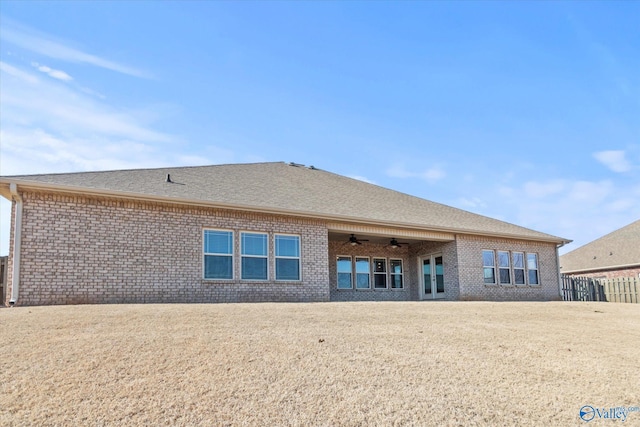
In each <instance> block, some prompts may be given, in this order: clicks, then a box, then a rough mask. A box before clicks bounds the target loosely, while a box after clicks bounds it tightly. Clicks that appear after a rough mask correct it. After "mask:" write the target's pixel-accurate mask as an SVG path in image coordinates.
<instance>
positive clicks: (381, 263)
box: [373, 258, 387, 289]
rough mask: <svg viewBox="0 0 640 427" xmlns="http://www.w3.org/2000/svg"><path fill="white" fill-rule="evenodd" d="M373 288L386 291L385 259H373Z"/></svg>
mask: <svg viewBox="0 0 640 427" xmlns="http://www.w3.org/2000/svg"><path fill="white" fill-rule="evenodd" d="M373 287H374V288H375V289H387V260H386V259H385V258H374V259H373Z"/></svg>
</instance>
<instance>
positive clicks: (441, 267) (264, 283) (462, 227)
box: [0, 162, 568, 305]
mask: <svg viewBox="0 0 640 427" xmlns="http://www.w3.org/2000/svg"><path fill="white" fill-rule="evenodd" d="M0 194H1V195H2V196H4V197H5V198H7V199H9V200H13V206H12V214H11V222H12V229H11V236H10V253H9V260H8V264H9V271H8V286H9V288H10V292H7V294H8V297H7V300H6V301H5V303H6V304H19V305H37V304H79V303H145V302H149V303H151V302H154V303H155V302H157V303H160V302H241V301H353V300H375V301H383V300H395V301H407V300H433V299H445V300H555V299H558V298H559V274H558V271H559V269H558V253H557V248H558V247H559V246H562V245H563V244H565V243H567V242H568V241H567V240H566V239H562V238H559V237H555V236H551V235H549V234H545V233H541V232H537V231H533V230H530V229H526V228H523V227H519V226H516V225H513V224H509V223H506V222H502V221H498V220H495V219H492V218H488V217H484V216H480V215H476V214H473V213H470V212H466V211H463V210H460V209H456V208H452V207H449V206H445V205H442V204H438V203H434V202H431V201H428V200H424V199H420V198H417V197H413V196H409V195H407V194H403V193H400V192H397V191H393V190H389V189H386V188H382V187H379V186H377V185H373V184H369V183H366V182H362V181H358V180H355V179H351V178H347V177H344V176H340V175H336V174H333V173H329V172H325V171H322V170H319V169H316V168H314V167H312V166H311V167H305V166H303V165H298V164H286V163H281V162H278V163H258V164H236V165H218V166H201V167H178V168H163V169H140V170H121V171H106V172H83V173H68V174H47V175H27V176H10V177H1V178H0Z"/></svg>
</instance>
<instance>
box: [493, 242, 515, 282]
mask: <svg viewBox="0 0 640 427" xmlns="http://www.w3.org/2000/svg"><path fill="white" fill-rule="evenodd" d="M500 253H503V254H504V253H506V254H507V261H508V262H509V265H508V266H507V267H502V266H501V265H500ZM496 255H497V261H498V263H497V266H496V267H497V269H498V277H496V280H497V281H498V284H499V285H500V286H513V279H512V277H511V276H512V274H511V251H500V250H499V251H496ZM500 270H507V271H509V281H508V282H505V283H502V280H501V277H500Z"/></svg>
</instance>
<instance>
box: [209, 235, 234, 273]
mask: <svg viewBox="0 0 640 427" xmlns="http://www.w3.org/2000/svg"><path fill="white" fill-rule="evenodd" d="M204 278H205V279H233V232H232V231H222V230H204Z"/></svg>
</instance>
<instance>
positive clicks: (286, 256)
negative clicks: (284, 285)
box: [275, 234, 300, 280]
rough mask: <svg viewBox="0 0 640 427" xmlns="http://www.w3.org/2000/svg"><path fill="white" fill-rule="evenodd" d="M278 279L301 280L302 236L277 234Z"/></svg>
mask: <svg viewBox="0 0 640 427" xmlns="http://www.w3.org/2000/svg"><path fill="white" fill-rule="evenodd" d="M275 240H276V280H300V237H299V236H285V235H280V234H276V236H275Z"/></svg>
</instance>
